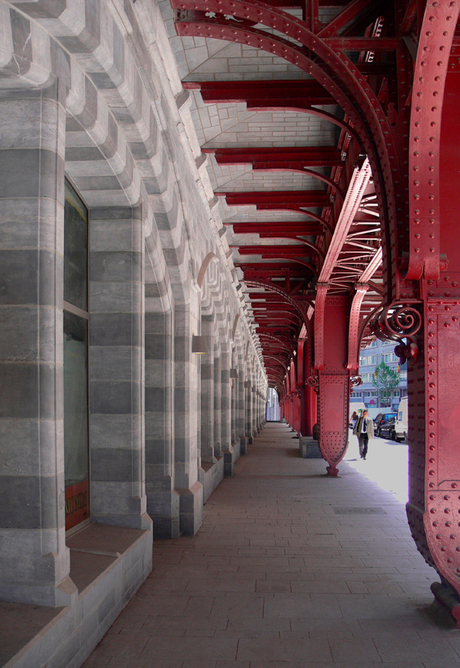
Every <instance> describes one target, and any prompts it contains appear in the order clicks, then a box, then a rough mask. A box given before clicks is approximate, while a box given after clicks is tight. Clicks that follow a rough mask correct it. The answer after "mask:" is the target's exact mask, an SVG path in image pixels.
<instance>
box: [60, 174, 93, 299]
mask: <svg viewBox="0 0 460 668" xmlns="http://www.w3.org/2000/svg"><path fill="white" fill-rule="evenodd" d="M64 220H65V224H64V300H65V301H66V302H69V303H70V304H73V305H74V306H78V308H81V309H82V310H83V311H87V310H88V301H87V292H88V279H87V274H88V211H87V209H86V207H85V205H84V204H83V202H82V201H81V199H80V198H79V197H78V195H77V193H76V192H75V190H74V189H73V188H72V186H71V185H70V184H69V183H67V182H66V184H65V210H64Z"/></svg>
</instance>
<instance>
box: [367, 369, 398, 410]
mask: <svg viewBox="0 0 460 668" xmlns="http://www.w3.org/2000/svg"><path fill="white" fill-rule="evenodd" d="M398 384H399V374H398V372H397V371H396V370H395V369H392V368H391V367H389V366H388V364H385V362H383V361H382V362H380V364H377V366H376V367H375V371H374V375H373V376H372V385H373V386H374V387H376V388H377V392H378V396H379V399H380V405H381V406H390V405H391V395H392V393H393V390H395V389H396V388H397V387H398Z"/></svg>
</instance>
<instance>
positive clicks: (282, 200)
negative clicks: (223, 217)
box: [215, 190, 331, 208]
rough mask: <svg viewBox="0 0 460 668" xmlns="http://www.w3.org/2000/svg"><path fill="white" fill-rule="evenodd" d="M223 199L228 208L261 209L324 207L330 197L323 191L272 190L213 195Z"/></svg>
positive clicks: (217, 193)
mask: <svg viewBox="0 0 460 668" xmlns="http://www.w3.org/2000/svg"><path fill="white" fill-rule="evenodd" d="M215 194H216V195H217V196H218V197H225V199H226V200H227V204H228V205H229V206H254V205H256V206H259V207H261V208H262V207H263V208H295V207H306V206H313V207H324V206H328V205H330V203H331V201H330V195H328V194H327V193H326V192H325V191H324V190H273V191H264V190H262V191H253V192H222V191H217V192H216V193H215Z"/></svg>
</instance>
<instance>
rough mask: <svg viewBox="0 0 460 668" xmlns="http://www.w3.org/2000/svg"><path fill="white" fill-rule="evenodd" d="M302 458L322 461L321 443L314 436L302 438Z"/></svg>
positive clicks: (300, 448) (300, 442) (300, 445)
mask: <svg viewBox="0 0 460 668" xmlns="http://www.w3.org/2000/svg"><path fill="white" fill-rule="evenodd" d="M299 451H300V456H301V457H303V458H304V459H322V458H323V456H322V454H321V450H320V448H319V442H318V441H317V440H315V439H314V438H313V436H301V437H300V439H299Z"/></svg>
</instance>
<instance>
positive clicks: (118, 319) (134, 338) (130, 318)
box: [89, 313, 142, 346]
mask: <svg viewBox="0 0 460 668" xmlns="http://www.w3.org/2000/svg"><path fill="white" fill-rule="evenodd" d="M141 333H142V330H141V320H140V318H139V316H138V315H137V314H135V313H92V314H91V318H90V328H89V343H90V346H140V345H142V340H141Z"/></svg>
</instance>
